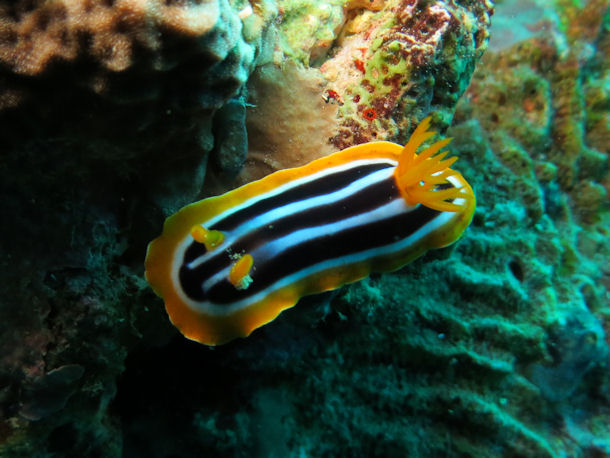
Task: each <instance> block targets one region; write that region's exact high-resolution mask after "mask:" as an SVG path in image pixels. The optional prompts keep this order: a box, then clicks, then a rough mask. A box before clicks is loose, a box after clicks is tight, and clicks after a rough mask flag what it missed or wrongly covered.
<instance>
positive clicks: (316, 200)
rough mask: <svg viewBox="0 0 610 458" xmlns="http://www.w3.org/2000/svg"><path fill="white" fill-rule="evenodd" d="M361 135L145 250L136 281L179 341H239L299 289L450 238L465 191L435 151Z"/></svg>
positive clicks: (176, 219)
mask: <svg viewBox="0 0 610 458" xmlns="http://www.w3.org/2000/svg"><path fill="white" fill-rule="evenodd" d="M429 125H430V119H429V118H427V119H425V120H424V121H422V122H421V124H420V125H419V126H418V127H417V129H416V130H415V131H414V132H413V134H412V136H411V138H410V139H409V142H408V143H407V145H406V146H404V147H403V146H401V145H397V144H395V143H390V142H384V141H380V142H371V143H366V144H362V145H357V146H353V147H350V148H347V149H345V150H343V151H339V152H337V153H334V154H331V155H329V156H327V157H324V158H321V159H318V160H315V161H313V162H311V163H309V164H307V165H304V166H302V167H297V168H293V169H286V170H281V171H279V172H275V173H273V174H271V175H269V176H267V177H265V178H263V179H261V180H258V181H255V182H253V183H249V184H247V185H245V186H242V187H240V188H237V189H235V190H233V191H230V192H228V193H226V194H223V195H221V196H218V197H211V198H209V199H204V200H201V201H199V202H195V203H193V204H190V205H188V206H186V207H184V208H183V209H181V210H180V211H178V212H177V213H175V214H174V215H172V216H170V217H169V218H168V219H167V220H166V221H165V225H164V227H163V234H162V235H161V236H160V237H158V238H157V239H155V240H154V241H152V242H151V243H150V245H149V246H148V253H147V256H146V279H147V280H148V282H149V283H150V285H151V286H152V287H153V289H154V291H155V292H156V293H157V294H158V295H159V296H161V297H162V298H163V299H164V300H165V307H166V309H167V313H168V314H169V317H170V319H171V321H172V323H173V324H174V325H175V326H176V327H177V328H178V329H179V330H180V332H182V334H184V335H185V336H186V337H187V338H189V339H192V340H195V341H198V342H201V343H203V344H206V345H219V344H223V343H225V342H228V341H230V340H233V339H235V338H237V337H245V336H248V335H249V334H250V333H251V332H252V331H253V330H254V329H256V328H258V327H260V326H262V325H264V324H266V323H269V322H270V321H272V320H273V319H274V318H275V317H277V316H278V315H279V314H280V312H282V310H285V309H287V308H289V307H292V306H293V305H295V304H296V303H297V301H298V300H299V298H301V297H302V296H305V295H308V294H314V293H319V292H322V291H327V290H332V289H335V288H338V287H340V286H341V285H344V284H346V283H351V282H354V281H357V280H360V279H362V278H364V277H366V276H367V275H369V273H370V272H372V271H375V272H385V271H392V270H395V269H398V268H400V267H402V266H404V265H405V264H407V263H408V262H410V261H412V260H413V259H415V258H417V257H418V256H420V255H421V254H423V253H424V252H425V251H426V250H428V249H430V248H440V247H443V246H447V245H449V244H451V243H453V242H454V241H456V240H457V239H458V238H459V237H460V235H461V234H462V232H464V230H465V229H466V227H467V226H468V225H469V224H470V221H471V219H472V215H473V213H474V209H475V197H474V193H473V191H472V188H471V187H470V186H469V185H468V183H467V182H466V180H464V178H463V177H462V175H461V174H460V173H458V172H456V171H455V170H453V169H451V168H450V166H451V165H452V164H453V162H454V161H455V160H456V159H457V158H456V157H452V158H450V159H445V156H446V154H447V152H446V151H444V152H440V150H441V149H442V148H443V147H445V146H446V145H447V144H448V143H449V140H450V139H444V140H440V141H437V142H436V143H433V144H432V145H431V146H429V147H428V148H426V149H424V150H423V151H422V152H421V153H419V154H417V150H418V148H419V147H420V146H421V145H422V143H423V142H425V141H426V140H428V139H430V138H431V137H432V136H433V135H434V134H435V133H434V132H431V131H429V130H428V127H429Z"/></svg>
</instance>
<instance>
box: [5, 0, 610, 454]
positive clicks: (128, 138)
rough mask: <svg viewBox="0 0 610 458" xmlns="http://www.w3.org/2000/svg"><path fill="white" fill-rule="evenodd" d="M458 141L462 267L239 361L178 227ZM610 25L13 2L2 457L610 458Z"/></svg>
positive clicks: (430, 2) (445, 253)
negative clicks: (307, 169) (206, 206)
mask: <svg viewBox="0 0 610 458" xmlns="http://www.w3.org/2000/svg"><path fill="white" fill-rule="evenodd" d="M428 115H430V116H432V124H433V126H434V128H435V130H438V131H439V132H441V133H442V134H443V135H447V136H451V137H453V141H452V143H451V145H450V147H449V148H450V150H451V151H452V153H453V154H455V155H457V156H459V161H458V163H457V165H456V169H458V170H459V171H460V172H461V173H462V174H463V175H464V176H465V177H466V178H467V180H468V181H469V183H470V184H471V185H472V187H473V188H474V190H475V193H476V196H477V209H476V213H475V215H474V219H473V222H472V224H471V225H470V227H469V228H468V229H467V230H466V232H465V233H464V235H463V236H462V238H461V239H460V240H459V241H458V242H457V243H456V244H454V245H452V246H451V247H448V248H445V249H442V250H435V251H431V252H429V253H427V254H426V255H425V256H423V257H421V258H420V259H418V260H416V261H414V262H412V263H411V264H409V265H407V266H406V267H404V268H402V269H400V270H398V271H396V272H393V273H388V274H373V275H371V276H370V278H367V279H365V280H363V281H361V282H358V283H354V284H351V285H348V286H345V287H343V288H342V289H340V290H337V291H335V292H332V293H325V294H322V295H316V296H309V297H307V298H304V299H302V300H301V301H300V302H299V303H298V304H297V306H295V307H294V308H291V309H289V310H286V311H285V312H283V313H282V314H281V315H280V316H279V317H278V318H277V319H276V320H275V321H273V322H271V323H269V324H268V325H265V326H263V327H262V328H260V329H258V330H256V331H254V332H253V333H252V335H250V336H249V337H248V338H246V339H237V340H235V341H233V342H231V343H228V344H226V345H223V346H218V347H207V346H204V345H201V344H199V343H196V342H192V341H189V340H187V339H185V338H184V337H183V336H182V335H181V334H180V333H179V332H178V331H177V330H176V329H175V328H174V327H173V326H172V325H171V323H170V322H169V320H168V318H167V314H166V312H165V309H164V306H163V301H162V299H160V298H158V297H157V296H155V294H154V293H153V291H152V290H151V288H150V287H149V286H148V284H147V283H146V281H145V279H144V265H143V262H144V258H145V254H146V247H147V244H148V243H149V242H150V241H151V240H152V239H153V238H155V237H157V236H158V235H159V234H160V232H161V229H162V225H163V221H164V219H165V218H166V217H168V216H169V215H171V214H172V213H174V212H176V211H177V210H178V209H179V208H181V207H182V206H184V205H186V204H188V203H190V202H193V201H196V200H198V199H200V198H202V197H207V196H211V195H216V194H219V193H221V192H224V191H226V190H229V189H232V188H234V187H236V186H238V185H241V184H244V183H247V182H250V181H252V180H255V179H258V178H260V177H262V176H264V175H266V174H268V173H270V172H272V171H275V170H280V169H284V168H287V167H293V166H297V165H302V164H305V163H307V162H309V161H310V160H313V159H315V158H319V157H322V156H325V155H327V154H330V153H332V152H334V151H337V150H340V149H342V148H345V147H348V146H351V145H355V144H360V143H364V142H367V141H373V140H391V141H395V142H398V143H403V144H404V143H405V142H406V140H407V139H408V137H409V135H410V133H411V132H412V131H413V130H414V128H415V126H416V125H417V123H418V122H419V121H421V120H422V119H423V118H425V117H426V116H428ZM609 147H610V10H609V3H608V1H607V0H546V1H545V0H504V1H497V2H495V4H494V2H492V1H490V0H461V1H460V0H330V1H316V0H307V1H304V0H252V1H251V2H250V3H248V2H246V1H242V0H233V1H228V0H147V1H136V0H55V1H49V0H15V1H9V0H0V198H1V200H0V202H1V204H2V209H3V215H2V222H1V224H0V231H1V237H0V244H1V250H0V254H1V256H0V262H1V265H0V268H1V270H2V273H1V275H0V288H1V289H0V291H2V295H1V299H0V456H2V457H7V458H8V457H120V456H124V457H144V456H146V457H159V458H161V457H166V458H170V457H344V456H346V457H479V456H481V457H487V456H494V457H495V456H502V457H536V458H538V457H595V458H597V457H605V456H609V457H610V372H609V363H610V359H609V358H610V356H609V351H608V346H609V343H610V337H609V332H610V292H609V289H610V198H609V197H608V195H609V192H610V168H609V156H608V155H609Z"/></svg>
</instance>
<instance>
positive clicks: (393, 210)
mask: <svg viewBox="0 0 610 458" xmlns="http://www.w3.org/2000/svg"><path fill="white" fill-rule="evenodd" d="M415 208H416V207H410V206H408V205H407V204H406V202H405V201H404V199H402V198H400V197H397V198H396V199H394V200H392V201H390V202H389V203H388V204H386V205H383V206H381V207H377V208H375V209H374V210H371V211H369V212H366V213H360V214H358V215H356V216H352V217H351V218H346V219H343V220H340V221H338V222H334V223H330V224H324V225H321V226H314V227H308V228H306V229H300V230H298V231H295V232H292V233H290V234H288V235H286V236H284V237H281V238H279V239H275V240H273V241H272V242H270V243H266V244H265V245H262V246H260V247H259V248H257V249H255V250H254V251H252V252H250V253H249V254H250V255H252V257H253V258H254V262H255V263H256V260H257V259H272V258H274V257H275V256H278V255H279V254H280V253H281V252H282V251H288V250H290V249H291V248H293V247H295V246H297V245H300V244H302V243H306V242H308V241H310V240H314V239H317V238H321V237H323V236H325V235H328V234H336V233H339V232H341V231H344V230H346V229H351V228H354V227H358V226H363V225H365V224H369V223H371V222H375V221H382V220H384V219H388V218H392V217H393V216H396V215H399V214H401V213H407V212H410V211H412V210H414V209H415ZM230 268H231V266H229V267H227V268H225V269H223V270H221V271H219V272H216V273H215V274H214V275H212V276H211V277H208V278H207V279H206V280H205V282H204V283H203V290H204V291H209V290H210V289H211V288H213V287H214V285H215V284H216V283H219V282H221V281H224V280H226V279H227V278H228V276H229V271H230Z"/></svg>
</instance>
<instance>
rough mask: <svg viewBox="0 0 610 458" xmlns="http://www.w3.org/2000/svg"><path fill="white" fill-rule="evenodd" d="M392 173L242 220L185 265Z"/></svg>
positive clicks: (199, 261)
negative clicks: (285, 218)
mask: <svg viewBox="0 0 610 458" xmlns="http://www.w3.org/2000/svg"><path fill="white" fill-rule="evenodd" d="M393 173H394V167H389V168H385V169H381V170H377V171H375V172H372V173H370V174H368V175H365V176H364V177H363V178H360V179H359V180H356V181H354V182H352V183H350V184H349V185H348V186H346V187H344V188H341V189H339V190H338V191H335V192H333V193H330V194H322V195H319V196H315V197H310V198H309V199H305V200H300V201H297V202H292V203H290V204H286V205H284V206H283V207H279V208H274V209H273V210H269V211H268V212H266V213H263V214H261V215H258V216H256V217H255V218H253V219H251V220H248V221H246V222H244V223H243V224H241V225H239V226H237V227H236V228H235V229H234V230H232V231H230V232H228V233H225V239H224V241H223V243H222V245H220V246H218V247H217V248H216V249H214V251H208V252H206V253H204V254H202V255H201V256H199V257H198V258H195V259H193V260H192V261H191V262H189V263H188V264H187V266H186V267H188V268H189V269H195V268H197V267H198V266H200V265H201V264H203V263H204V262H206V261H208V260H209V259H210V258H212V257H213V256H217V255H218V254H221V253H222V252H223V251H224V250H225V249H227V248H228V247H230V246H232V245H233V244H234V243H235V242H236V241H237V240H238V239H239V238H241V237H243V236H244V235H246V234H247V233H249V232H252V231H255V230H257V229H259V228H261V227H264V226H268V225H273V224H274V223H275V221H276V220H278V219H280V218H282V217H284V216H287V215H293V214H297V213H300V212H302V211H305V210H308V209H310V208H315V207H318V206H320V205H324V204H329V203H332V202H335V201H338V200H342V199H345V198H348V197H350V196H351V195H353V194H355V193H357V192H360V191H362V190H364V189H366V188H367V187H369V186H373V185H375V184H376V183H378V182H380V181H383V180H385V179H387V178H390V177H391V176H392V174H393ZM208 227H209V225H208Z"/></svg>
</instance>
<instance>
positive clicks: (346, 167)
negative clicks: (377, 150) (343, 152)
mask: <svg viewBox="0 0 610 458" xmlns="http://www.w3.org/2000/svg"><path fill="white" fill-rule="evenodd" d="M371 164H388V165H390V166H392V167H396V165H398V162H396V161H393V160H391V159H383V158H376V159H360V160H357V161H351V162H347V163H345V164H341V165H338V166H336V167H331V168H329V169H324V170H320V171H319V172H316V173H313V174H311V175H307V176H304V177H301V178H297V179H295V180H291V181H289V182H288V183H284V184H283V185H281V186H278V187H277V188H274V189H272V190H270V191H267V192H265V193H263V194H259V195H258V196H254V197H252V198H251V199H248V200H246V201H244V202H242V203H241V204H240V205H236V206H235V207H231V208H229V209H227V210H226V211H224V212H222V213H220V214H218V215H216V216H214V217H213V218H211V219H209V220H208V221H204V222H202V223H201V224H205V225H206V226H212V225H213V224H215V223H217V222H218V221H220V220H222V219H225V218H227V217H228V216H230V215H232V214H233V213H236V212H238V211H240V210H243V209H244V208H246V207H249V206H250V205H254V204H255V203H257V202H259V201H261V200H263V199H267V198H269V197H274V196H277V195H278V194H281V193H283V192H286V191H288V190H290V189H292V188H296V187H297V186H301V185H302V184H305V183H308V182H310V181H315V180H317V179H319V178H323V177H325V176H327V175H332V174H334V173H339V172H343V171H345V170H349V169H353V168H356V167H362V166H364V165H371Z"/></svg>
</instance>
